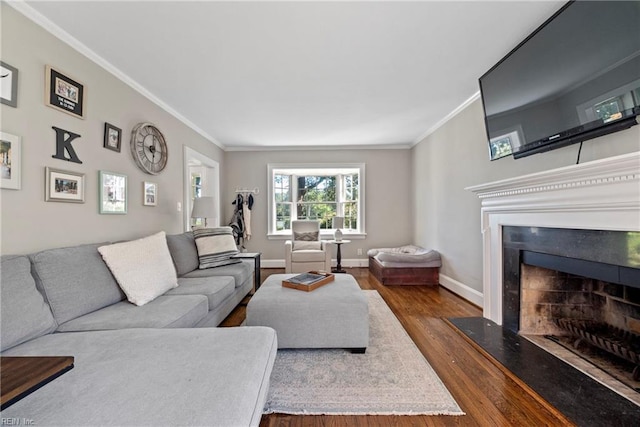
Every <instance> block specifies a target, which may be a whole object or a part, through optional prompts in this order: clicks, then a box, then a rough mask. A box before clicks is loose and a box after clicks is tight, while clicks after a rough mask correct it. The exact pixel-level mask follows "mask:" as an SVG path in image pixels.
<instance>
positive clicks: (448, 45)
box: [14, 1, 564, 150]
mask: <svg viewBox="0 0 640 427" xmlns="http://www.w3.org/2000/svg"><path fill="white" fill-rule="evenodd" d="M563 3H564V1H532V2H521V1H518V2H508V1H497V2H485V1H471V2H452V1H449V2H444V1H441V2H398V1H387V2H362V1H360V2H339V1H331V2H268V1H259V2H213V1H196V2H183V1H121V2H113V1H84V2H75V1H71V2H65V1H62V2H60V1H46V2H39V1H26V2H19V4H17V5H16V4H14V7H16V8H17V9H18V10H21V11H22V12H23V13H25V14H27V16H30V17H32V18H33V19H34V20H36V22H39V23H41V24H43V25H45V26H47V27H49V28H51V29H52V31H53V32H54V33H56V34H57V35H59V36H60V35H62V36H64V37H63V39H66V40H67V41H70V42H71V44H72V45H74V46H76V47H78V48H79V49H80V50H81V51H83V52H84V53H86V54H88V56H90V57H92V58H93V59H94V60H97V62H99V63H101V64H102V65H104V66H106V68H107V69H109V70H111V71H112V72H114V73H115V74H116V75H118V76H119V77H121V78H122V79H123V80H125V81H127V82H128V83H129V84H131V85H132V86H134V87H135V88H136V89H138V90H140V91H141V92H143V93H145V94H146V95H147V96H149V97H150V98H151V99H153V100H154V101H155V102H158V103H159V104H160V105H162V106H163V107H164V108H165V109H167V110H169V111H172V112H174V113H176V112H177V116H179V117H180V118H181V119H182V120H183V121H185V122H186V123H187V124H189V125H190V126H191V127H193V128H194V129H196V130H197V131H198V132H200V133H201V134H203V135H204V136H206V137H208V138H209V139H211V140H212V141H213V142H215V143H216V144H218V145H220V146H221V147H223V148H226V149H228V150H239V149H262V148H268V147H269V148H272V147H277V148H285V147H304V146H311V147H319V146H321V147H327V146H340V147H345V146H347V147H353V146H367V147H371V146H381V147H383V146H384V147H389V146H400V147H409V146H411V145H413V144H415V143H416V142H418V141H419V140H420V139H421V138H422V137H424V136H425V134H427V133H428V132H430V131H431V130H433V129H434V128H435V127H436V126H438V124H439V123H441V122H442V120H443V119H444V118H445V117H446V116H447V115H449V114H450V113H451V112H452V111H454V110H455V109H456V108H457V107H459V106H460V105H461V104H463V103H465V101H467V100H469V98H471V97H473V96H474V95H475V94H476V93H477V91H478V83H477V81H478V77H480V76H481V75H482V74H484V73H485V72H486V71H487V70H488V69H489V68H491V67H492V66H493V65H494V64H495V63H496V62H497V61H498V60H500V59H501V58H502V57H503V56H504V55H505V54H506V53H507V52H509V51H510V50H511V49H512V48H514V47H515V46H516V45H517V44H518V43H519V42H520V41H521V40H522V39H524V38H525V37H526V36H527V35H528V34H529V33H530V32H531V31H533V30H534V29H535V28H536V27H537V26H538V25H540V24H541V23H543V22H544V21H545V20H546V19H547V18H548V17H549V16H551V15H552V14H553V13H554V12H555V11H556V10H557V9H559V8H560V7H561V5H562V4H563ZM49 21H50V22H49ZM51 24H53V25H51ZM56 26H57V28H56ZM63 32H66V33H68V35H65V34H63ZM69 36H70V37H69ZM74 39H75V40H74ZM158 125H161V124H158Z"/></svg>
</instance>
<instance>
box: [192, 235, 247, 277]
mask: <svg viewBox="0 0 640 427" xmlns="http://www.w3.org/2000/svg"><path fill="white" fill-rule="evenodd" d="M193 238H194V239H195V241H196V248H197V249H198V260H199V262H200V266H199V268H200V269H205V268H212V267H220V266H223V265H229V264H237V263H239V262H240V260H238V259H231V257H232V256H233V255H235V254H237V253H238V252H239V251H238V248H237V247H236V242H235V240H234V238H233V230H232V229H231V227H216V228H198V229H196V230H194V231H193Z"/></svg>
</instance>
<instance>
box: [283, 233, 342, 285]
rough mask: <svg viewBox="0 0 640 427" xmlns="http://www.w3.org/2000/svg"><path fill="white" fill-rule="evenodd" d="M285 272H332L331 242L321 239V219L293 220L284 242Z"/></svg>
mask: <svg viewBox="0 0 640 427" xmlns="http://www.w3.org/2000/svg"><path fill="white" fill-rule="evenodd" d="M284 260H285V270H284V271H285V273H305V272H307V271H312V270H316V271H326V272H331V244H329V243H327V242H323V241H322V240H320V222H319V221H292V222H291V240H287V241H286V242H285V244H284Z"/></svg>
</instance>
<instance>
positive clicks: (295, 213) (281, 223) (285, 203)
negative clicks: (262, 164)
mask: <svg viewBox="0 0 640 427" xmlns="http://www.w3.org/2000/svg"><path fill="white" fill-rule="evenodd" d="M269 192H270V193H269V202H270V209H269V236H286V237H289V236H290V235H291V221H294V220H318V221H320V229H321V230H322V231H326V234H327V235H330V234H332V233H333V231H334V230H333V228H332V219H333V217H335V216H342V217H344V229H343V230H342V231H343V232H344V233H345V234H346V235H349V236H350V237H358V235H363V234H364V210H363V206H364V201H363V194H364V164H357V165H317V166H316V165H312V166H304V165H269Z"/></svg>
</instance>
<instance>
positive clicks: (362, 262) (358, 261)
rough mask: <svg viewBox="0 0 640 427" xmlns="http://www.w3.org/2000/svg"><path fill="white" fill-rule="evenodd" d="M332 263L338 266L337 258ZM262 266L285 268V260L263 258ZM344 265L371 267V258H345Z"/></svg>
mask: <svg viewBox="0 0 640 427" xmlns="http://www.w3.org/2000/svg"><path fill="white" fill-rule="evenodd" d="M331 265H332V266H333V267H335V266H336V260H335V259H334V260H331ZM260 266H261V267H262V268H284V260H283V259H262V260H260ZM342 266H343V267H363V268H367V267H369V258H352V259H343V260H342Z"/></svg>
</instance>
